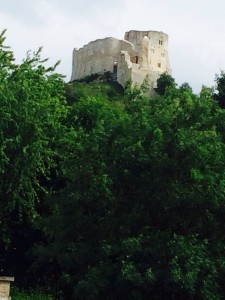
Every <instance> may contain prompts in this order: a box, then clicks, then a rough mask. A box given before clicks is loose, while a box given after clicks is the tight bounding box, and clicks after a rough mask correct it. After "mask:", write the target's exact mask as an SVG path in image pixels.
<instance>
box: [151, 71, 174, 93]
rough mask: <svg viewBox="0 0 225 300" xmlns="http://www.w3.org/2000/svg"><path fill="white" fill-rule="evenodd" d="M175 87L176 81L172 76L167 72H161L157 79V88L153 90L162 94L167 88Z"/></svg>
mask: <svg viewBox="0 0 225 300" xmlns="http://www.w3.org/2000/svg"><path fill="white" fill-rule="evenodd" d="M175 87H176V83H175V80H174V78H173V77H172V76H171V75H169V74H167V73H163V74H161V75H160V76H159V78H158V79H157V88H156V89H155V90H156V92H157V93H158V94H159V95H164V94H165V92H166V89H167V88H175Z"/></svg>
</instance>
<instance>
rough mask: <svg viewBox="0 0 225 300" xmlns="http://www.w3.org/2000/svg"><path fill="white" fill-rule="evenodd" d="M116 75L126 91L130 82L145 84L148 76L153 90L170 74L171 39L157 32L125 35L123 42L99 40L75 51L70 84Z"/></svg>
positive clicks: (111, 39) (135, 32) (133, 32)
mask: <svg viewBox="0 0 225 300" xmlns="http://www.w3.org/2000/svg"><path fill="white" fill-rule="evenodd" d="M105 72H111V73H114V75H115V78H116V80H117V81H118V83H120V84H121V85H122V86H123V87H124V86H125V84H126V82H127V81H128V80H132V82H133V84H138V85H140V84H142V82H143V81H144V79H145V78H146V76H147V77H148V81H149V84H150V86H151V87H152V88H153V87H155V85H156V81H157V78H158V77H159V75H160V74H162V73H164V72H167V73H168V74H170V73H171V70H170V66H169V57H168V35H167V34H165V33H163V32H158V31H135V30H131V31H129V32H126V33H125V37H124V40H118V39H116V38H112V37H110V38H105V39H99V40H96V41H93V42H90V43H89V44H87V45H85V46H84V47H82V48H80V49H78V50H77V49H74V51H73V67H72V76H71V81H74V80H79V79H82V78H85V77H86V76H89V75H92V74H96V73H98V74H103V73H105Z"/></svg>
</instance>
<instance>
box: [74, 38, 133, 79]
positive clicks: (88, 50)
mask: <svg viewBox="0 0 225 300" xmlns="http://www.w3.org/2000/svg"><path fill="white" fill-rule="evenodd" d="M122 50H125V51H128V53H129V54H130V55H131V56H133V46H132V44H131V43H130V42H128V41H123V40H118V39H116V38H111V37H110V38H105V39H101V40H96V41H93V42H90V43H89V44H87V45H85V46H84V47H83V48H80V49H78V50H77V49H74V51H73V66H72V76H71V81H73V80H79V79H82V78H84V77H86V76H89V75H91V74H96V73H98V74H103V73H105V72H112V73H113V71H114V65H115V63H117V62H118V56H119V54H120V52H121V51H122Z"/></svg>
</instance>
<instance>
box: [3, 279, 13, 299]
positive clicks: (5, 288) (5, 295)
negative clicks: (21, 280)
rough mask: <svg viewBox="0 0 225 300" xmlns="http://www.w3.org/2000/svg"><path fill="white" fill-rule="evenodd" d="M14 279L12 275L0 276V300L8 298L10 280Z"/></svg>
mask: <svg viewBox="0 0 225 300" xmlns="http://www.w3.org/2000/svg"><path fill="white" fill-rule="evenodd" d="M11 281H14V278H13V277H8V276H0V300H10V299H11V298H10V296H9V294H10V282H11Z"/></svg>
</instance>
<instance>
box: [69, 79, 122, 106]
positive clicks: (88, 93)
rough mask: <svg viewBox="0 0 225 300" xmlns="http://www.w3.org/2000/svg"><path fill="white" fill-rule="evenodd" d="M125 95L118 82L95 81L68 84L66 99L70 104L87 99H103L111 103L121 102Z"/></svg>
mask: <svg viewBox="0 0 225 300" xmlns="http://www.w3.org/2000/svg"><path fill="white" fill-rule="evenodd" d="M123 95H124V90H123V88H122V87H121V86H120V85H119V84H118V83H117V82H101V81H93V82H89V83H87V82H73V83H68V84H66V97H67V100H68V102H69V103H74V102H76V101H78V100H79V99H80V98H87V97H96V98H98V97H101V98H104V99H106V100H109V101H120V100H122V98H123Z"/></svg>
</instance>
